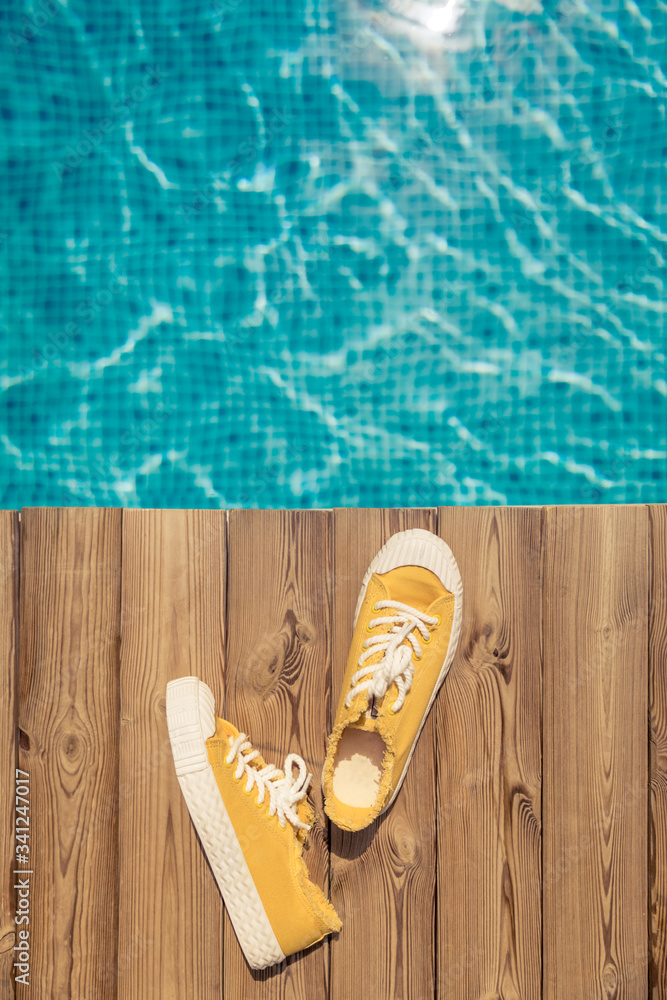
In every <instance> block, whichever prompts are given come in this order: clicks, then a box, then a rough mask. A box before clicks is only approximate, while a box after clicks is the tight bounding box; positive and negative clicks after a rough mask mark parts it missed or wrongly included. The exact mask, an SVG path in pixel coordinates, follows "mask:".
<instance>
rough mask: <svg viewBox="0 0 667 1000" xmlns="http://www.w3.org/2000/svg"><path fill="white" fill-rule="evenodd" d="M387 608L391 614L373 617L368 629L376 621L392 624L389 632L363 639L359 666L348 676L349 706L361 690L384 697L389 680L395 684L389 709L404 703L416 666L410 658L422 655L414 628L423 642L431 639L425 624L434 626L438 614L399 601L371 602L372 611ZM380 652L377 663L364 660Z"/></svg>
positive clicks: (393, 709) (378, 623)
mask: <svg viewBox="0 0 667 1000" xmlns="http://www.w3.org/2000/svg"><path fill="white" fill-rule="evenodd" d="M383 608H390V609H392V610H393V611H394V612H395V613H394V614H393V615H387V616H382V617H380V618H372V619H371V620H370V621H369V622H368V629H369V630H372V629H374V628H377V626H378V625H391V629H390V630H389V631H388V632H383V633H382V634H378V635H373V636H370V637H369V638H368V639H366V640H365V641H364V651H363V653H362V654H361V656H360V657H359V670H357V671H356V672H355V673H354V674H353V675H352V678H351V680H350V685H351V690H350V691H348V694H347V697H346V698H345V706H346V708H349V707H350V705H351V703H352V699H353V698H354V697H355V696H356V695H357V694H360V693H361V692H362V691H367V692H368V698H369V702H370V699H371V698H383V697H384V696H385V694H386V693H387V691H388V690H389V688H390V687H391V685H392V684H394V683H395V684H396V687H397V689H398V697H397V698H396V701H395V702H394V704H393V705H392V706H391V710H392V712H398V711H399V709H401V708H402V707H403V702H404V701H405V696H406V694H407V693H408V691H409V690H410V688H411V686H412V678H413V677H414V673H415V668H414V664H413V662H412V657H413V654H414V655H415V656H416V658H417V659H421V645H420V643H419V639H418V638H417V635H415V631H416V632H417V633H418V634H419V635H421V637H422V639H423V640H424V642H429V641H430V633H429V629H428V626H429V625H430V626H436V625H438V624H439V623H440V618H439V617H438V616H437V615H436V616H435V617H434V616H432V615H427V614H424V612H423V611H418V610H417V609H416V608H412V607H410V605H409V604H402V603H401V602H400V601H389V600H387V601H378V602H377V603H376V604H374V605H373V610H374V611H380V610H382V609H383ZM379 652H381V653H382V654H383V655H382V658H381V659H380V660H379V661H378V662H377V663H371V664H366V665H365V666H364V664H365V663H366V660H368V659H369V658H370V657H371V656H374V655H375V654H376V653H379Z"/></svg>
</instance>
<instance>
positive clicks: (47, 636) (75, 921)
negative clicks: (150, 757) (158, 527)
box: [16, 509, 121, 998]
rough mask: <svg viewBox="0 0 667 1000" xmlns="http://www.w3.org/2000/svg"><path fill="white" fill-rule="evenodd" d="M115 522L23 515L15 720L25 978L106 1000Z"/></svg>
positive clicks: (110, 959)
mask: <svg viewBox="0 0 667 1000" xmlns="http://www.w3.org/2000/svg"><path fill="white" fill-rule="evenodd" d="M120 530H121V515H120V511H117V510H95V509H88V510H77V509H70V510H68V509H24V510H23V511H22V513H21V580H20V601H21V608H20V644H19V655H20V659H19V705H18V724H19V727H20V731H21V736H20V743H19V765H18V766H19V767H20V768H22V769H23V770H24V771H27V772H29V775H30V778H29V787H30V796H29V797H30V807H29V808H30V840H29V844H30V861H31V865H30V868H31V870H32V872H33V874H31V875H30V876H28V878H29V882H30V911H29V916H30V924H29V930H30V954H31V959H30V977H29V982H30V985H29V986H23V985H19V984H18V983H17V985H16V995H17V997H19V998H20V997H29V996H33V997H35V996H39V997H102V996H104V997H111V998H113V997H115V996H116V957H117V952H116V948H117V939H116V929H117V924H118V870H117V857H116V847H117V804H118V784H117V782H118V638H119V625H120V600H119V598H120V567H121V537H120Z"/></svg>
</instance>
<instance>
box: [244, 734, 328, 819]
mask: <svg viewBox="0 0 667 1000" xmlns="http://www.w3.org/2000/svg"><path fill="white" fill-rule="evenodd" d="M256 757H259V750H253V748H252V744H251V743H250V741H249V739H248V737H247V735H246V734H245V733H239V735H238V736H237V737H236V739H232V738H231V736H230V746H229V753H228V754H227V756H226V758H225V762H226V763H227V764H232V763H233V762H234V758H236V770H235V772H234V777H235V779H236V780H237V781H240V779H241V778H242V777H243V774H244V773H245V775H246V784H245V790H246V792H247V793H248V794H250V792H251V791H252V789H253V786H254V787H256V788H257V802H258V804H259V805H262V803H263V802H264V798H265V797H266V796H268V799H269V816H277V817H278V822H279V823H280V825H281V826H282V827H284V826H285V821H286V820H289V822H290V823H291V824H292V826H294V827H296V829H298V830H310V826H309V825H308V824H307V823H303V822H302V821H301V819H300V818H299V814H298V812H297V806H298V804H299V802H301V800H302V799H304V798H305V797H306V794H307V793H308V786H309V784H310V781H311V778H312V774H309V773H308V769H307V768H306V763H305V761H304V760H303V758H302V757H299V755H298V754H296V753H290V754H288V755H287V757H286V758H285V769H284V771H281V770H280V768H277V767H274V765H273V764H266V766H265V767H262V768H258V767H253V766H252V763H251V762H252V761H253V760H255V758H256ZM295 767H296V768H298V774H297V775H296V777H295V776H294V768H295Z"/></svg>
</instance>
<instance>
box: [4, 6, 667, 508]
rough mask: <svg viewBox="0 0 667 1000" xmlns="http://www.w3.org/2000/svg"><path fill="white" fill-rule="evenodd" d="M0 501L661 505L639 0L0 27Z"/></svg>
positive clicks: (652, 186) (273, 9) (646, 81)
mask: <svg viewBox="0 0 667 1000" xmlns="http://www.w3.org/2000/svg"><path fill="white" fill-rule="evenodd" d="M1 18H2V20H1V21H0V44H1V45H2V48H3V55H2V59H1V60H0V91H1V99H0V111H1V114H2V117H3V126H4V127H3V130H2V139H1V142H2V150H1V155H0V181H1V184H2V190H3V192H4V198H3V207H2V213H3V217H2V221H1V222H0V255H1V258H2V264H1V268H0V308H1V310H2V317H1V319H0V324H1V329H2V337H3V350H2V352H1V353H2V357H1V367H0V390H1V392H0V401H1V404H2V406H1V412H0V464H1V468H0V486H1V495H0V503H1V504H2V506H5V507H18V506H21V505H32V504H44V505H60V504H63V505H88V504H95V505H102V506H106V505H111V506H143V507H149V506H154V507H160V506H168V507H227V506H245V507H253V506H259V507H311V506H316V507H317V506H337V505H364V506H381V505H387V506H395V505H401V504H409V505H429V504H436V503H457V504H459V503H460V504H475V503H476V504H499V503H510V504H516V503H529V504H530V503H581V502H583V503H588V502H597V503H599V502H623V501H625V502H635V501H640V500H641V501H660V500H665V499H667V490H666V485H667V461H666V459H667V420H666V413H667V375H666V372H665V323H664V317H665V309H666V307H667V306H666V299H665V294H664V292H665V281H666V279H667V270H666V265H665V248H666V244H667V200H666V197H665V194H664V192H665V190H667V186H666V184H665V179H666V177H665V174H666V170H667V126H666V122H665V106H666V97H667V75H666V74H667V41H666V38H667V7H666V6H665V4H664V3H662V2H660V0H646V2H642V3H641V5H637V4H635V3H634V2H633V0H623V2H621V0H618V2H614V3H609V2H606V0H594V2H592V3H586V2H584V0H547V2H545V3H544V5H543V6H541V5H540V4H539V3H538V2H537V0H525V2H522V0H505V3H503V4H501V3H495V2H493V0H489V2H487V0H465V2H464V0H448V2H446V3H443V2H423V0H390V2H386V3H382V2H370V0H369V2H363V3H362V2H354V0H322V2H320V0H253V2H252V3H251V2H250V0H214V2H213V3H211V4H210V5H207V3H206V2H199V0H197V2H196V3H195V2H191V3H188V4H167V3H165V2H160V0H155V2H151V3H147V2H145V0H105V2H104V3H99V2H97V0H88V2H87V3H84V2H83V0H67V2H62V3H61V2H60V0H25V2H23V3H19V2H16V3H9V4H7V5H5V7H4V8H3V11H2V14H1Z"/></svg>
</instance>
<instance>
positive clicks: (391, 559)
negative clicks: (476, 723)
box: [353, 528, 463, 815]
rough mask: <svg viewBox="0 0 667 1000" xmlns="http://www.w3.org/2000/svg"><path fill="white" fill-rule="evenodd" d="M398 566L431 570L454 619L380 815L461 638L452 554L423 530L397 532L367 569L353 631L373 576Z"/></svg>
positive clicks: (460, 589)
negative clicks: (427, 696) (446, 594)
mask: <svg viewBox="0 0 667 1000" xmlns="http://www.w3.org/2000/svg"><path fill="white" fill-rule="evenodd" d="M399 566H423V567H424V569H428V570H430V571H431V573H433V574H434V575H435V576H437V577H438V579H439V580H440V581H441V583H442V585H443V586H444V587H445V588H446V589H447V590H448V591H449V592H450V594H453V595H454V618H453V621H452V632H451V635H450V637H449V645H448V647H447V655H446V656H445V662H444V663H443V665H442V669H441V671H440V674H439V676H438V680H437V682H436V684H435V686H434V688H433V693H432V694H431V698H430V701H429V703H428V705H427V707H426V711H425V712H424V715H423V717H422V721H421V723H420V726H419V729H418V730H417V735H416V736H415V738H414V740H413V743H412V746H411V747H410V753H409V754H408V759H407V761H406V762H405V767H404V768H403V772H402V774H401V776H400V778H399V779H398V782H397V784H396V788H395V789H394V794H393V795H392V797H391V799H390V800H389V802H387V804H386V806H385V807H384V809H382V811H381V813H380V815H382V813H384V812H386V811H387V809H388V808H389V806H390V805H391V804H392V802H393V801H394V799H395V798H396V796H397V795H398V793H399V791H400V789H401V785H402V784H403V781H404V780H405V775H406V774H407V771H408V767H409V766H410V761H411V760H412V755H413V753H414V752H415V747H416V746H417V740H418V739H419V737H420V736H421V731H422V729H423V728H424V724H425V722H426V719H427V718H428V714H429V712H430V711H431V706H432V705H433V702H434V701H435V697H436V695H437V693H438V691H439V690H440V688H441V687H442V683H443V681H444V679H445V677H446V676H447V674H448V673H449V668H450V667H451V665H452V661H453V659H454V654H455V653H456V647H457V646H458V642H459V635H460V634H461V618H462V613H463V582H462V580H461V574H460V573H459V568H458V566H457V564H456V559H455V558H454V555H453V553H452V550H451V549H450V548H449V546H448V545H447V543H446V542H443V540H442V538H439V537H438V536H437V535H434V534H433V532H432V531H426V530H425V529H424V528H410V529H409V530H408V531H399V532H398V533H397V534H395V535H392V536H391V538H390V539H389V541H388V542H387V543H386V544H385V545H383V547H382V548H381V549H380V551H379V552H378V554H377V555H376V556H375V558H374V559H373V561H372V563H371V564H370V566H369V567H368V570H367V571H366V575H365V576H364V579H363V582H362V584H361V591H360V592H359V598H358V600H357V607H356V610H355V612H354V626H353V627H354V628H356V626H357V619H358V617H359V612H360V611H361V605H362V604H363V602H364V598H365V596H366V590H367V589H368V584H369V581H370V578H371V577H372V575H373V573H388V572H389V570H391V569H398V567H399ZM408 697H409V695H408Z"/></svg>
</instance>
